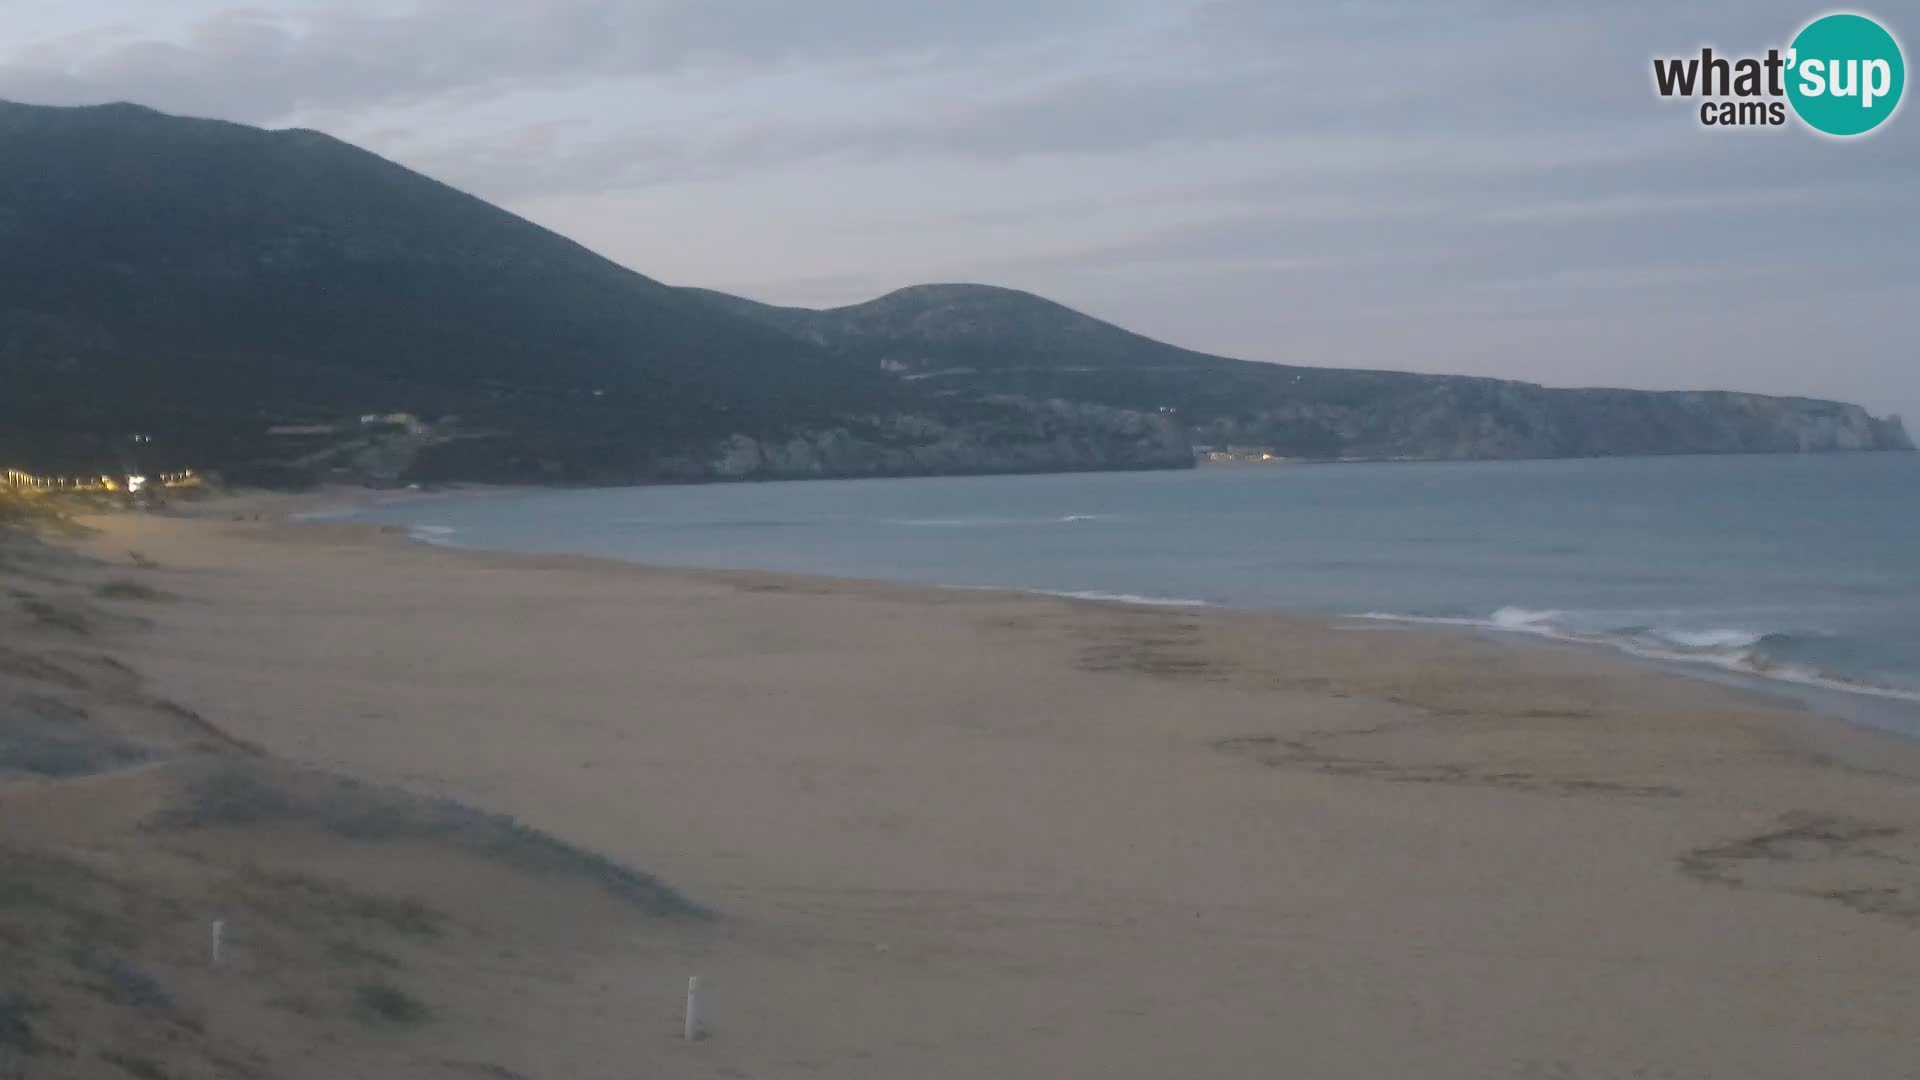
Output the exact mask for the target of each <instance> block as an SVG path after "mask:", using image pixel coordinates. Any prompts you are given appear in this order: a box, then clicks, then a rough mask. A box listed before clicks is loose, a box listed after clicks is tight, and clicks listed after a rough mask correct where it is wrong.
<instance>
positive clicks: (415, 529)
mask: <svg viewBox="0 0 1920 1080" xmlns="http://www.w3.org/2000/svg"><path fill="white" fill-rule="evenodd" d="M459 531H460V530H459V529H456V528H454V527H453V526H451V525H414V526H412V527H410V528H408V529H407V537H408V538H409V539H411V540H413V541H414V542H415V543H420V544H432V545H434V546H435V547H453V546H455V545H454V543H453V536H454V534H455V533H458V532H459Z"/></svg>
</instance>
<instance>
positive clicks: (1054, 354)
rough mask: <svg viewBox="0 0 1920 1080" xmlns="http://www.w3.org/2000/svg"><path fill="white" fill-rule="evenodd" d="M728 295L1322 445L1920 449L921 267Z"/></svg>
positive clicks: (1855, 423)
mask: <svg viewBox="0 0 1920 1080" xmlns="http://www.w3.org/2000/svg"><path fill="white" fill-rule="evenodd" d="M690 291H691V292H693V293H695V294H696V295H698V296H699V297H700V298H701V299H703V300H705V301H706V302H707V303H708V304H710V305H713V306H714V308H715V309H716V310H726V311H730V312H734V313H737V314H741V315H746V316H748V317H750V318H755V319H758V320H760V321H761V322H762V323H765V324H766V325H768V326H772V327H776V328H778V329H781V330H785V331H788V332H790V333H792V334H794V335H795V336H797V337H799V338H801V339H802V340H804V341H806V342H807V343H809V344H816V345H819V346H821V347H823V348H826V349H828V350H830V351H832V352H833V353H834V354H835V355H838V356H840V357H842V358H843V359H844V360H846V361H847V362H848V364H849V365H851V366H853V367H856V368H860V369H863V370H869V371H872V370H883V371H887V372H891V373H895V374H898V375H900V376H901V377H903V378H905V379H907V380H909V381H911V382H913V383H915V384H916V385H919V386H922V387H926V388H935V387H938V388H942V389H947V390H951V391H956V392H961V393H968V394H981V393H1001V394H1020V395H1027V396H1032V397H1039V398H1064V399H1067V400H1072V401H1082V402H1092V403H1098V404H1101V405H1105V406H1110V407H1114V408H1121V409H1131V410H1140V411H1154V410H1167V411H1169V412H1170V413H1171V414H1173V415H1177V416H1178V417H1180V418H1181V420H1182V421H1183V422H1184V423H1185V424H1186V426H1187V427H1188V428H1189V430H1190V431H1191V432H1192V435H1193V437H1194V439H1195V441H1196V442H1199V443H1203V444H1216V445H1223V446H1224V445H1230V444H1243V445H1249V446H1259V447H1268V448H1272V449H1274V450H1275V451H1277V452H1279V453H1282V454H1286V455H1292V456H1302V457H1313V458H1334V457H1365V458H1420V459H1429V458H1523V457H1535V458H1537V457H1581V456H1595V455H1609V454H1671V453H1738V452H1796V451H1810V450H1857V449H1867V450H1872V449H1911V448H1912V446H1911V443H1910V442H1908V440H1907V437H1906V434H1905V432H1904V431H1903V430H1902V428H1901V427H1900V424H1899V422H1898V421H1897V420H1876V419H1874V418H1872V417H1870V416H1868V414H1867V413H1866V411H1865V410H1863V409H1861V408H1860V407H1859V406H1856V405H1848V404H1844V403H1840V402H1831V401H1815V400H1809V399H1804V398H1780V397H1768V396H1765V395H1760V394H1739V393H1730V392H1720V391H1700V392H1653V391H1640V390H1584V389H1582V390H1571V389H1553V388H1548V387H1542V386H1538V385H1536V384H1533V383H1526V382H1517V381H1512V380H1504V379H1486V378H1474V377H1468V376H1459V375H1419V374H1411V373H1406V372H1393V371H1367V370H1351V369H1340V368H1319V367H1302V366H1293V365H1285V364H1267V363H1255V362H1251V361H1245V360H1234V359H1230V358H1228V357H1223V356H1212V355H1208V354H1206V353H1199V352H1194V351H1192V350H1190V349H1182V348H1179V347H1177V346H1173V345H1168V344H1164V343H1162V342H1159V341H1154V340H1153V339H1151V338H1147V337H1142V336H1141V335H1139V334H1135V333H1132V332H1130V331H1127V330H1123V329H1121V328H1120V327H1117V326H1114V325H1112V324H1110V323H1105V322H1101V321H1100V320H1098V319H1094V318H1090V317H1089V316H1086V315H1083V314H1081V313H1079V312H1077V311H1073V310H1072V309H1070V308H1066V307H1063V306H1061V305H1059V304H1056V303H1054V302H1053V301H1051V300H1047V299H1044V298H1042V297H1039V296H1035V295H1033V294H1031V293H1024V292H1019V291H1016V290H1013V289H1002V288H995V287H993V286H988V285H919V286H914V287H912V288H907V289H900V290H898V291H896V292H891V293H888V294H887V295H885V296H882V297H880V298H878V299H876V300H870V301H868V302H866V303H863V304H854V305H852V306H849V307H840V308H829V309H826V310H821V311H816V310H811V309H806V308H783V307H774V306H771V305H767V304H760V303H756V302H754V301H751V300H745V299H742V298H740V297H734V296H728V295H726V294H724V293H715V292H710V291H706V290H690Z"/></svg>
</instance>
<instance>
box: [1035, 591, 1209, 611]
mask: <svg viewBox="0 0 1920 1080" xmlns="http://www.w3.org/2000/svg"><path fill="white" fill-rule="evenodd" d="M1038 591H1039V592H1041V593H1042V594H1044V595H1046V596H1064V597H1066V598H1068V599H1070V600H1105V601H1107V602H1109V603H1114V604H1140V605H1144V606H1147V607H1212V606H1213V604H1212V602H1211V601H1207V600H1195V599H1192V598H1190V597H1185V596H1141V595H1140V594H1138V593H1115V592H1100V591H1099V590H1096V589H1080V590H1076V591H1072V592H1058V591H1055V590H1052V589H1040V590H1038Z"/></svg>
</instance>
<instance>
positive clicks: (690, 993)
mask: <svg viewBox="0 0 1920 1080" xmlns="http://www.w3.org/2000/svg"><path fill="white" fill-rule="evenodd" d="M685 1035H686V1040H687V1041H688V1042H693V1041H694V1040H695V1039H698V1038H699V1037H700V976H698V975H689V976H688V977H687V1027H686V1032H685Z"/></svg>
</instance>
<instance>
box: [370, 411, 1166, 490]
mask: <svg viewBox="0 0 1920 1080" xmlns="http://www.w3.org/2000/svg"><path fill="white" fill-rule="evenodd" d="M583 462H586V463H589V464H587V465H584V466H583V464H582V463H583ZM1193 463H1194V459H1193V448H1192V444H1191V443H1190V441H1189V435H1188V432H1187V431H1186V429H1185V428H1184V427H1183V426H1182V425H1180V424H1178V423H1177V422H1175V421H1174V420H1172V419H1171V418H1169V417H1166V416H1161V415H1149V414H1143V413H1138V412H1133V411H1129V410H1125V409H1110V408H1105V407H1102V406H1098V405H1083V404H1076V403H1073V402H1065V401H1032V400H1028V399H1023V398H1014V397H997V398H990V399H986V400H984V401H981V402H978V403H975V406H974V407H973V408H971V409H969V410H966V411H965V412H964V413H962V414H961V415H958V416H941V415H932V414H928V413H920V412H912V413H878V414H868V415H864V416H856V417H849V418H847V419H846V420H845V421H844V422H842V423H839V424H836V425H834V426H831V427H822V428H811V429H806V430H798V431H790V432H787V433H784V434H779V435H749V434H744V433H737V434H734V435H732V436H730V437H728V438H724V439H720V440H717V441H715V442H713V443H711V444H709V445H707V446H705V447H702V448H701V449H699V450H697V451H692V452H675V453H665V454H657V455H651V456H648V457H644V458H621V457H618V456H614V455H611V454H609V453H608V452H606V451H605V449H604V448H601V449H598V450H594V451H592V452H583V451H582V449H581V448H579V447H567V446H554V445H549V444H546V443H544V442H543V441H541V440H540V439H538V438H529V437H527V436H524V435H520V436H503V435H478V436H460V435H457V434H456V435H451V436H449V437H444V438H441V439H438V440H436V441H434V442H432V443H430V444H427V445H425V446H423V447H421V449H420V453H419V454H418V456H417V457H416V458H415V459H414V460H413V461H411V462H410V463H409V464H408V465H407V467H406V469H405V470H404V476H405V478H407V479H418V480H424V481H438V480H448V479H471V480H482V481H491V482H497V483H575V484H601V483H621V482H632V481H634V480H646V481H661V482H677V483H695V482H701V481H713V480H806V479H822V478H827V477H862V476H940V475H958V474H972V473H1023V472H1083V471H1096V470H1103V469H1186V468H1191V467H1192V466H1193Z"/></svg>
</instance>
